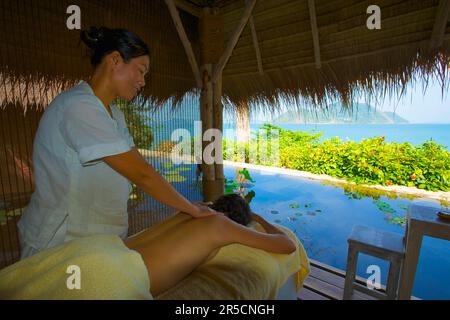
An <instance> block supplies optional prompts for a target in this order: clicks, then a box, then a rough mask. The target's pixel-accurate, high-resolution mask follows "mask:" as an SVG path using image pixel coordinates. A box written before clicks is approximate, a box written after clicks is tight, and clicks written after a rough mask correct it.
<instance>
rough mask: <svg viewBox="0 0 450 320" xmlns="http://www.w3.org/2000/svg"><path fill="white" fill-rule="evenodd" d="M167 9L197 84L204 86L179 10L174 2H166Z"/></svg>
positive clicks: (170, 0)
mask: <svg viewBox="0 0 450 320" xmlns="http://www.w3.org/2000/svg"><path fill="white" fill-rule="evenodd" d="M165 1H166V4H167V7H168V8H169V12H170V15H171V16H172V19H173V22H174V24H175V28H176V29H177V32H178V36H179V37H180V40H181V42H182V43H183V47H184V50H185V51H186V54H187V57H188V60H189V64H190V65H191V68H192V72H193V73H194V78H195V82H196V83H197V86H198V87H201V86H202V80H201V78H200V72H199V69H198V64H197V59H195V55H194V51H193V50H192V46H191V43H190V42H189V39H188V37H187V35H186V32H185V31H184V27H183V23H182V22H181V19H180V15H179V14H178V10H177V8H176V7H175V4H174V2H173V0H165Z"/></svg>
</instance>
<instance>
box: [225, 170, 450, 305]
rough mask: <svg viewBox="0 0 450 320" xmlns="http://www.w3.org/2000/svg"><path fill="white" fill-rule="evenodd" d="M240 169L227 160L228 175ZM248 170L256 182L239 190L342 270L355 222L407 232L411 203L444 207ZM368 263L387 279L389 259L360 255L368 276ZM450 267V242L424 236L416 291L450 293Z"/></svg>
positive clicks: (313, 253)
mask: <svg viewBox="0 0 450 320" xmlns="http://www.w3.org/2000/svg"><path fill="white" fill-rule="evenodd" d="M237 170H239V169H236V168H235V167H231V166H226V167H225V168H224V173H225V178H226V179H227V180H228V181H230V180H232V181H236V177H237ZM248 172H249V174H250V177H251V179H253V180H254V182H251V181H249V182H248V183H247V184H246V187H245V188H244V189H237V190H238V191H239V190H241V192H243V193H244V194H246V195H247V197H250V198H251V202H250V205H251V207H252V209H253V211H255V212H257V213H259V214H261V215H262V216H263V217H264V218H266V219H267V220H268V221H270V222H275V223H279V224H281V225H284V226H286V227H288V228H289V229H291V230H292V231H294V233H295V234H296V235H297V237H298V238H299V239H300V240H301V242H302V243H303V245H304V247H305V249H306V251H307V253H308V256H309V257H310V258H312V259H314V260H318V261H320V262H323V263H326V264H328V265H331V266H333V267H336V268H339V269H342V270H345V267H346V259H347V249H348V247H347V238H348V236H349V234H350V232H351V230H352V228H353V226H354V225H357V224H362V225H366V226H370V227H373V228H377V229H381V230H386V231H390V232H396V233H400V234H404V232H405V227H404V222H406V221H405V215H406V211H407V208H408V206H409V205H411V204H419V203H420V204H425V205H428V206H435V207H438V208H441V207H442V205H441V204H440V203H439V202H437V201H432V200H423V199H404V198H392V197H391V196H390V198H388V196H386V195H383V194H379V193H377V194H375V195H374V194H372V195H371V196H369V195H367V194H364V193H362V192H357V191H350V190H344V188H342V187H338V186H332V185H327V184H324V183H323V182H320V181H316V180H309V179H305V178H300V177H295V176H289V175H285V174H273V173H267V172H264V171H260V170H253V169H248ZM229 185H230V184H229ZM235 190H236V189H235ZM229 191H230V189H229ZM369 265H378V266H379V267H380V269H381V283H383V284H386V278H387V268H388V263H387V262H385V261H383V260H381V259H378V258H374V257H370V256H367V255H360V258H359V260H358V269H357V274H358V275H359V276H361V277H364V278H367V277H369V276H370V275H371V274H372V272H366V271H367V267H368V266H369ZM449 270H450V244H449V242H447V241H444V240H441V239H435V238H429V237H424V240H423V243H422V249H421V254H420V258H419V265H418V267H417V273H416V280H415V283H414V289H413V295H415V296H416V297H419V298H422V299H450V274H449V273H448V271H449Z"/></svg>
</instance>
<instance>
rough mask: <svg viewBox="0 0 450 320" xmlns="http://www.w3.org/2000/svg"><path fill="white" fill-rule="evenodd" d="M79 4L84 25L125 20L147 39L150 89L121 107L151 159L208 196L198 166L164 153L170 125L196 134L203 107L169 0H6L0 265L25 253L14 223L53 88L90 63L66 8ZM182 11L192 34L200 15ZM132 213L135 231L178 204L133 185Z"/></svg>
mask: <svg viewBox="0 0 450 320" xmlns="http://www.w3.org/2000/svg"><path fill="white" fill-rule="evenodd" d="M74 3H76V4H77V5H78V6H79V7H80V9H81V21H82V22H81V24H82V25H81V28H82V29H87V28H89V27H90V26H101V25H104V26H108V27H116V28H127V29H130V30H132V31H134V32H136V33H137V34H138V35H140V36H141V37H142V38H143V39H144V40H145V41H146V42H147V44H148V45H149V47H150V51H151V57H150V60H151V66H150V73H149V77H148V79H146V82H147V85H146V88H145V90H144V95H145V97H146V98H145V99H144V98H142V99H139V100H137V101H135V102H134V103H132V104H128V105H125V104H120V107H121V109H122V110H123V112H124V114H125V116H126V120H127V124H128V127H129V130H130V133H131V134H132V136H133V138H134V140H135V144H136V146H137V147H138V148H140V149H141V151H142V152H143V153H144V154H145V155H146V159H147V160H148V161H149V163H151V164H152V165H153V166H154V167H155V168H156V169H158V170H159V171H160V172H161V174H162V175H164V176H165V177H166V178H167V180H169V181H170V182H172V184H173V185H174V187H175V188H176V189H177V190H178V191H179V192H181V193H182V194H183V195H184V196H185V197H186V198H188V199H190V200H193V201H196V200H201V198H202V192H201V189H200V188H201V187H200V186H201V183H198V177H197V175H196V174H197V173H196V165H195V164H182V165H174V164H173V163H172V161H171V159H170V157H168V156H167V155H168V154H169V152H170V151H171V149H172V148H173V145H174V142H171V141H170V139H171V133H172V132H173V130H175V129H177V128H184V129H187V131H188V132H190V133H191V134H193V133H194V121H195V120H199V119H200V114H199V97H198V94H196V93H195V92H194V91H193V90H192V89H193V86H194V79H193V76H192V72H191V70H190V67H189V64H188V62H187V58H186V56H185V53H184V50H183V47H182V44H181V42H180V41H179V38H178V36H177V33H176V30H175V28H174V26H173V22H172V20H171V18H170V15H169V12H168V10H167V8H166V6H165V4H164V1H145V0H142V1H113V0H111V1H107V0H98V1H49V0H26V1H25V0H19V1H5V0H0V30H1V31H0V164H1V166H0V268H2V267H5V266H7V265H9V264H11V263H13V262H15V261H17V259H18V258H19V256H20V246H19V243H18V235H17V230H16V223H17V221H18V220H19V219H20V215H21V214H22V213H23V209H24V208H25V207H26V205H27V203H28V202H29V200H30V196H31V194H32V192H33V189H34V180H33V168H32V149H33V139H34V135H35V133H36V130H37V128H38V124H39V119H40V117H41V116H42V114H43V112H44V111H45V108H46V106H47V105H48V104H49V102H50V101H51V100H52V99H53V98H54V96H55V95H57V94H58V93H60V92H61V91H63V90H64V89H66V88H69V87H70V86H72V85H74V84H76V83H77V82H78V81H79V80H81V79H87V77H88V76H89V74H90V72H91V68H90V65H89V58H88V55H87V51H86V49H85V48H84V45H83V44H82V43H80V42H79V31H76V30H68V29H67V27H66V19H67V17H68V16H69V14H67V13H66V9H67V7H68V6H69V5H71V4H74ZM181 17H182V20H183V23H184V24H185V25H186V29H187V30H194V31H193V32H194V33H193V34H189V37H190V38H191V39H192V41H193V42H195V40H196V37H197V35H196V34H195V32H196V31H195V30H196V28H195V27H192V26H195V25H196V24H197V20H196V18H194V17H192V16H189V15H187V14H182V16H181ZM186 92H191V93H190V94H187V95H184V94H185V93H186ZM175 103H176V104H177V108H175V109H173V108H172V104H175ZM146 150H149V151H148V152H147V151H146ZM128 212H129V217H130V219H129V226H130V228H129V234H134V233H136V232H139V231H140V230H142V229H144V228H146V227H148V226H150V225H152V224H154V223H156V222H158V221H161V220H162V219H164V218H165V217H167V215H168V214H170V213H171V212H173V210H172V209H170V208H168V207H166V206H164V205H162V204H160V203H158V202H156V201H155V200H152V199H151V198H150V197H149V196H148V195H146V194H144V193H143V192H142V191H141V190H137V189H135V188H133V192H132V193H131V194H130V199H129V202H128Z"/></svg>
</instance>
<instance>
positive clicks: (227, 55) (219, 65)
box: [212, 0, 256, 83]
mask: <svg viewBox="0 0 450 320" xmlns="http://www.w3.org/2000/svg"><path fill="white" fill-rule="evenodd" d="M255 4H256V0H250V1H249V3H248V4H247V5H246V7H245V11H244V14H243V16H242V18H241V21H239V24H238V26H237V27H236V30H235V32H234V34H233V36H232V37H231V39H230V41H229V42H228V45H227V47H226V48H225V51H224V52H223V54H222V56H221V57H220V60H219V62H218V63H217V65H216V67H215V68H214V73H213V76H212V82H213V83H215V82H216V81H217V78H218V77H219V75H220V74H221V73H222V71H223V68H225V65H226V64H227V62H228V59H230V56H231V53H232V52H233V49H234V47H235V46H236V44H237V42H238V40H239V37H240V36H241V33H242V30H244V27H245V25H246V24H247V22H248V19H249V18H250V15H251V14H252V11H253V8H254V7H255Z"/></svg>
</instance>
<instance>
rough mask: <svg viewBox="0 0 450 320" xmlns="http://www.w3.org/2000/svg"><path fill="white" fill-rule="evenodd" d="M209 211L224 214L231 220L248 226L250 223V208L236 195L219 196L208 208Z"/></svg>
mask: <svg viewBox="0 0 450 320" xmlns="http://www.w3.org/2000/svg"><path fill="white" fill-rule="evenodd" d="M209 207H210V208H211V209H214V210H216V211H219V212H222V213H224V214H225V215H226V216H227V217H228V218H230V219H231V220H233V221H235V222H237V223H239V224H242V225H244V226H246V225H248V224H249V223H250V221H252V217H251V212H252V210H251V209H250V206H249V205H248V203H247V201H245V199H244V198H242V197H241V196H239V195H238V194H227V195H224V196H221V197H220V198H219V199H217V200H216V201H214V202H213V204H211V205H210V206H209Z"/></svg>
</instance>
